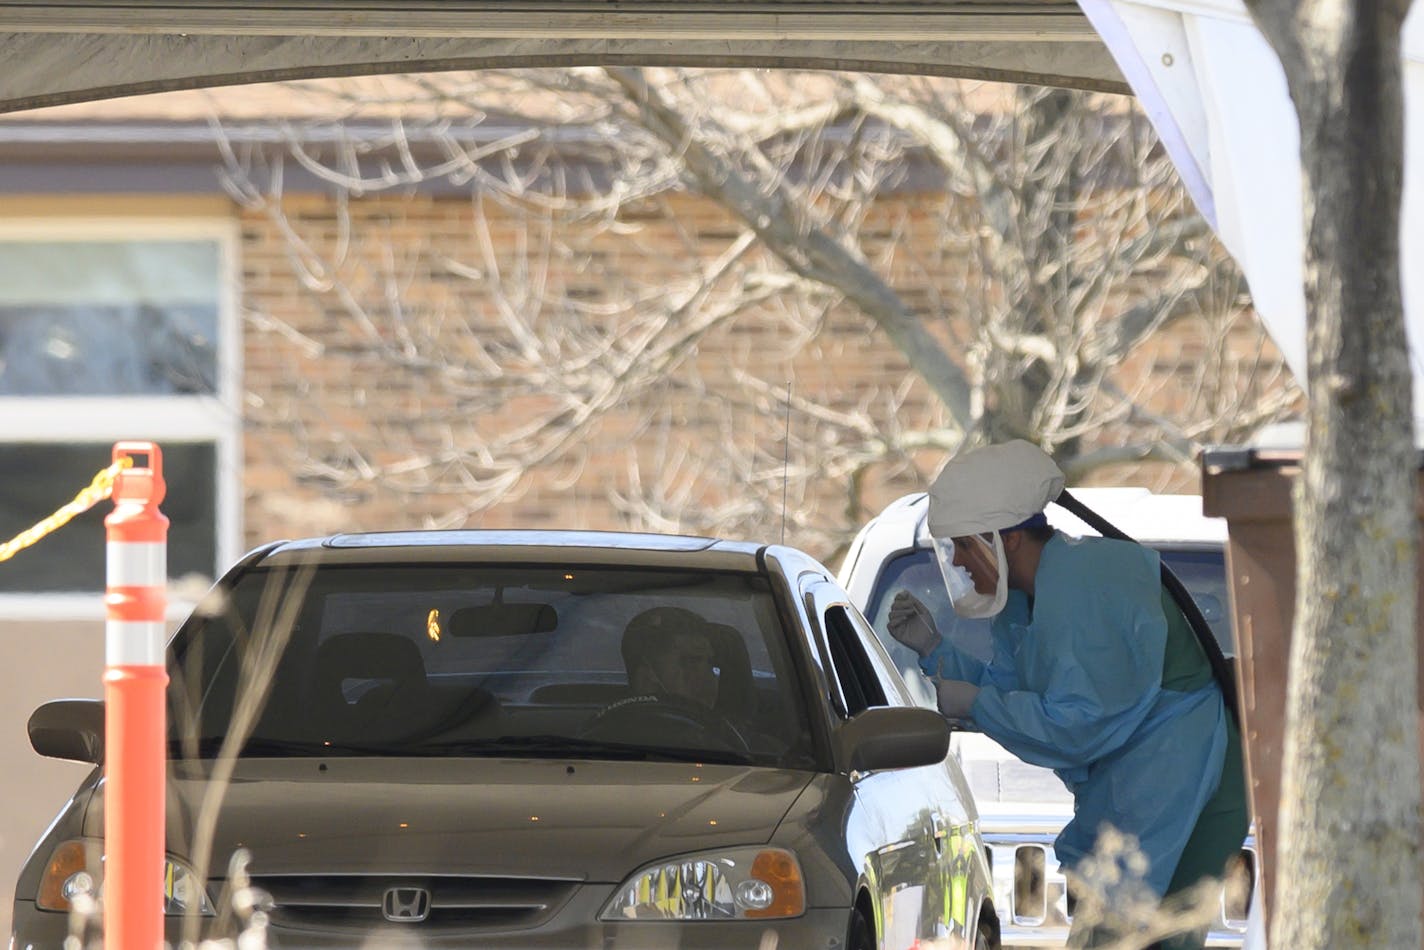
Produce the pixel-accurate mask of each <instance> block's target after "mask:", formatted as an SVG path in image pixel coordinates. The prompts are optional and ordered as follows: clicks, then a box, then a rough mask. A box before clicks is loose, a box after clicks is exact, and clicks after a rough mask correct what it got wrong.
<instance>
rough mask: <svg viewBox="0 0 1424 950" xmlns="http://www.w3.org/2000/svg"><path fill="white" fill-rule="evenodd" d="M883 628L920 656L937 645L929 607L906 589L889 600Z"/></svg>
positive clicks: (937, 634) (938, 639)
mask: <svg viewBox="0 0 1424 950" xmlns="http://www.w3.org/2000/svg"><path fill="white" fill-rule="evenodd" d="M885 629H886V630H888V631H889V632H890V636H892V637H894V638H895V639H896V640H899V641H900V642H901V643H903V644H905V646H907V647H909V648H910V649H911V650H914V651H915V652H916V653H917V654H919V656H920V657H921V658H924V657H927V656H929V655H930V654H931V653H933V652H934V649H935V647H937V646H939V642H940V636H939V631H938V630H936V629H935V622H934V617H932V616H930V612H929V608H927V607H926V606H925V605H924V604H922V603H920V601H919V598H917V597H916V596H915V595H914V594H912V593H910V592H909V591H907V590H902V591H900V593H898V594H896V595H895V599H894V600H892V601H891V602H890V613H889V615H888V616H887V617H886V618H885Z"/></svg>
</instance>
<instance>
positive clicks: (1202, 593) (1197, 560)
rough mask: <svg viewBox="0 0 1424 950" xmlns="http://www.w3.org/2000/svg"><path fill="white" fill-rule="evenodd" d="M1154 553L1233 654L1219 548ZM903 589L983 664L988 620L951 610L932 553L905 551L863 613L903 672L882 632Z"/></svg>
mask: <svg viewBox="0 0 1424 950" xmlns="http://www.w3.org/2000/svg"><path fill="white" fill-rule="evenodd" d="M1158 553H1160V554H1161V556H1162V560H1163V561H1164V562H1165V563H1166V564H1167V566H1168V567H1170V568H1171V569H1172V572H1173V573H1174V574H1176V575H1177V577H1178V579H1180V580H1181V582H1182V584H1183V586H1185V587H1186V588H1187V590H1188V592H1190V593H1191V595H1192V599H1193V600H1194V601H1195V602H1196V605H1197V609H1198V610H1200V611H1201V614H1202V617H1203V618H1204V619H1205V620H1206V621H1207V624H1208V625H1209V626H1210V627H1211V632H1212V633H1213V634H1214V635H1215V636H1216V642H1217V643H1218V644H1220V645H1221V652H1222V653H1224V654H1225V655H1227V656H1233V655H1235V653H1236V647H1235V643H1234V641H1233V637H1232V631H1231V618H1230V616H1229V612H1228V610H1227V600H1226V597H1227V594H1226V562H1225V556H1224V555H1223V553H1222V552H1221V551H1219V550H1201V549H1195V548H1188V549H1175V548H1170V547H1162V548H1158ZM902 590H908V591H910V593H912V594H914V595H915V596H916V597H918V598H919V599H920V601H921V602H922V603H923V604H925V606H926V607H928V608H929V609H930V611H931V612H932V613H933V614H934V617H935V621H936V623H937V625H938V626H939V631H940V634H941V635H942V636H944V637H945V638H946V639H947V640H949V642H950V643H952V644H954V645H955V647H956V648H958V649H959V650H961V651H963V652H966V653H968V654H969V655H971V656H974V657H977V658H979V659H981V660H984V661H985V662H988V660H989V659H990V657H991V656H992V647H991V646H990V641H989V621H988V620H968V619H965V618H963V617H960V616H959V615H958V614H956V613H955V612H954V610H953V609H952V608H951V606H950V603H949V594H948V592H947V591H946V590H945V587H944V577H943V575H942V574H940V570H939V565H937V564H936V563H935V558H934V553H933V552H932V551H930V550H928V549H919V550H914V551H907V552H906V553H904V554H902V555H900V556H899V557H896V558H894V559H892V560H891V561H889V562H888V563H887V564H886V565H885V569H884V570H883V571H882V573H881V575H880V577H879V579H878V580H877V581H876V584H875V590H874V591H872V593H871V596H870V600H869V603H868V605H867V610H866V617H868V618H869V619H870V622H871V624H872V626H874V627H875V631H876V633H877V634H878V635H879V636H880V639H881V640H882V641H884V642H885V643H886V645H887V646H889V647H890V648H891V650H892V654H894V655H895V659H896V662H897V665H900V667H901V669H905V668H907V667H906V665H905V663H903V662H902V661H903V660H906V659H908V660H910V661H911V662H910V665H909V668H911V669H913V667H914V663H913V657H912V656H902V655H901V654H900V653H896V652H895V649H896V648H899V649H900V650H902V651H903V650H904V648H903V647H900V645H899V644H898V643H896V641H895V640H893V639H892V638H891V637H890V636H889V634H888V633H887V632H886V629H885V622H886V619H887V617H888V616H889V613H890V603H891V601H893V600H894V599H895V595H896V594H897V593H899V592H900V591H902Z"/></svg>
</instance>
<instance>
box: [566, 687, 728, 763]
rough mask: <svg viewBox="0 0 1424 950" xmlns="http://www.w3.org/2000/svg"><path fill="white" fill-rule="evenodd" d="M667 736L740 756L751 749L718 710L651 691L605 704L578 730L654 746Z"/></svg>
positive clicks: (590, 736) (585, 734) (593, 736)
mask: <svg viewBox="0 0 1424 950" xmlns="http://www.w3.org/2000/svg"><path fill="white" fill-rule="evenodd" d="M669 735H671V736H673V737H686V740H689V741H692V742H695V743H697V744H698V745H706V746H711V747H714V748H723V749H728V750H730V751H732V752H736V753H740V754H743V755H747V754H750V752H751V748H750V746H749V745H748V744H747V740H746V738H745V737H744V736H743V735H742V733H741V732H740V731H739V730H738V729H737V727H736V726H734V725H733V724H732V721H731V720H730V719H728V718H727V717H726V716H724V715H723V714H722V713H720V712H718V711H717V710H715V709H709V708H707V707H705V706H699V705H697V704H696V703H691V702H687V701H685V700H681V699H674V698H672V697H668V696H659V695H655V694H648V695H646V696H633V697H631V698H629V699H623V700H619V701H618V702H616V703H614V704H612V705H611V706H606V707H605V708H603V709H602V710H600V711H599V712H598V714H597V715H595V716H594V717H593V719H592V720H591V721H590V722H589V724H588V725H587V726H586V727H585V728H584V730H583V732H582V736H583V737H584V738H588V739H601V740H605V741H611V742H629V741H631V742H647V743H649V744H658V745H665V744H667V742H668V738H669Z"/></svg>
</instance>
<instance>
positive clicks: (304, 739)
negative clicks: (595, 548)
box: [169, 564, 815, 768]
mask: <svg viewBox="0 0 1424 950" xmlns="http://www.w3.org/2000/svg"><path fill="white" fill-rule="evenodd" d="M170 670H171V675H172V683H171V685H170V688H169V700H170V723H171V727H170V753H171V754H172V755H173V756H174V757H175V758H183V757H195V758H213V757H216V756H218V755H220V754H222V753H223V751H224V749H225V748H226V749H228V750H232V751H239V753H240V754H241V755H242V756H244V757H251V758H255V757H304V756H317V757H328V756H329V757H340V756H402V757H404V756H419V757H434V756H481V757H483V756H489V757H517V758H530V757H538V758H582V759H610V760H646V761H657V760H666V761H700V762H728V763H744V764H749V765H767V766H780V767H790V768H811V767H814V764H815V761H814V758H813V753H812V749H811V747H810V740H809V735H810V729H809V727H808V726H807V719H806V713H805V711H804V709H802V708H801V706H800V702H799V700H798V698H797V697H799V696H801V695H802V692H801V690H800V689H799V688H798V687H797V686H796V684H795V681H794V676H795V674H794V673H793V668H792V663H791V660H790V657H789V654H788V650H787V643H786V637H785V633H784V631H783V629H782V627H781V624H780V621H779V619H778V615H777V611H776V606H775V603H774V601H773V598H772V596H771V593H770V590H769V588H768V586H767V583H766V581H765V580H764V579H762V578H760V577H757V576H753V575H748V574H737V573H725V574H723V573H716V572H708V571H695V572H693V571H677V570H649V569H644V568H619V567H596V568H589V567H578V568H569V569H564V568H548V567H504V566H500V567H491V566H449V565H389V564H386V565H379V566H375V565H327V566H323V567H321V568H320V569H318V570H316V571H315V572H313V573H311V574H310V576H306V577H304V576H301V575H300V574H299V573H293V572H290V571H287V572H283V571H279V570H276V569H271V570H255V571H251V572H248V573H247V574H245V575H243V576H242V578H241V579H240V580H239V582H238V584H237V587H236V588H235V590H233V591H232V593H231V595H230V596H229V597H228V598H227V599H226V603H225V604H224V608H223V609H222V610H221V611H219V612H218V615H217V616H213V617H210V618H208V619H206V620H203V621H199V622H195V623H192V624H190V625H189V626H187V627H185V628H184V630H182V631H180V633H179V635H178V637H176V638H175V641H174V644H173V648H172V661H171V663H170ZM248 706H251V707H252V709H251V710H249V709H247V708H246V707H248ZM244 722H251V723H252V725H251V727H250V729H245V730H244V729H242V728H241V727H242V723H244ZM234 730H237V731H238V732H239V733H240V734H241V737H242V738H241V741H239V740H238V739H237V738H233V739H228V736H229V734H230V733H232V732H234ZM225 740H226V746H225Z"/></svg>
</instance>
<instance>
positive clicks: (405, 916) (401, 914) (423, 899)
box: [381, 887, 430, 924]
mask: <svg viewBox="0 0 1424 950" xmlns="http://www.w3.org/2000/svg"><path fill="white" fill-rule="evenodd" d="M381 913H382V914H384V915H385V917H386V919H387V920H393V921H395V922H397V923H401V924H417V923H420V922H421V921H422V920H424V919H425V918H427V917H429V916H430V892H429V891H427V890H426V889H425V888H423V887H392V888H388V889H387V890H386V896H385V897H384V898H383V899H382V900H381Z"/></svg>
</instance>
